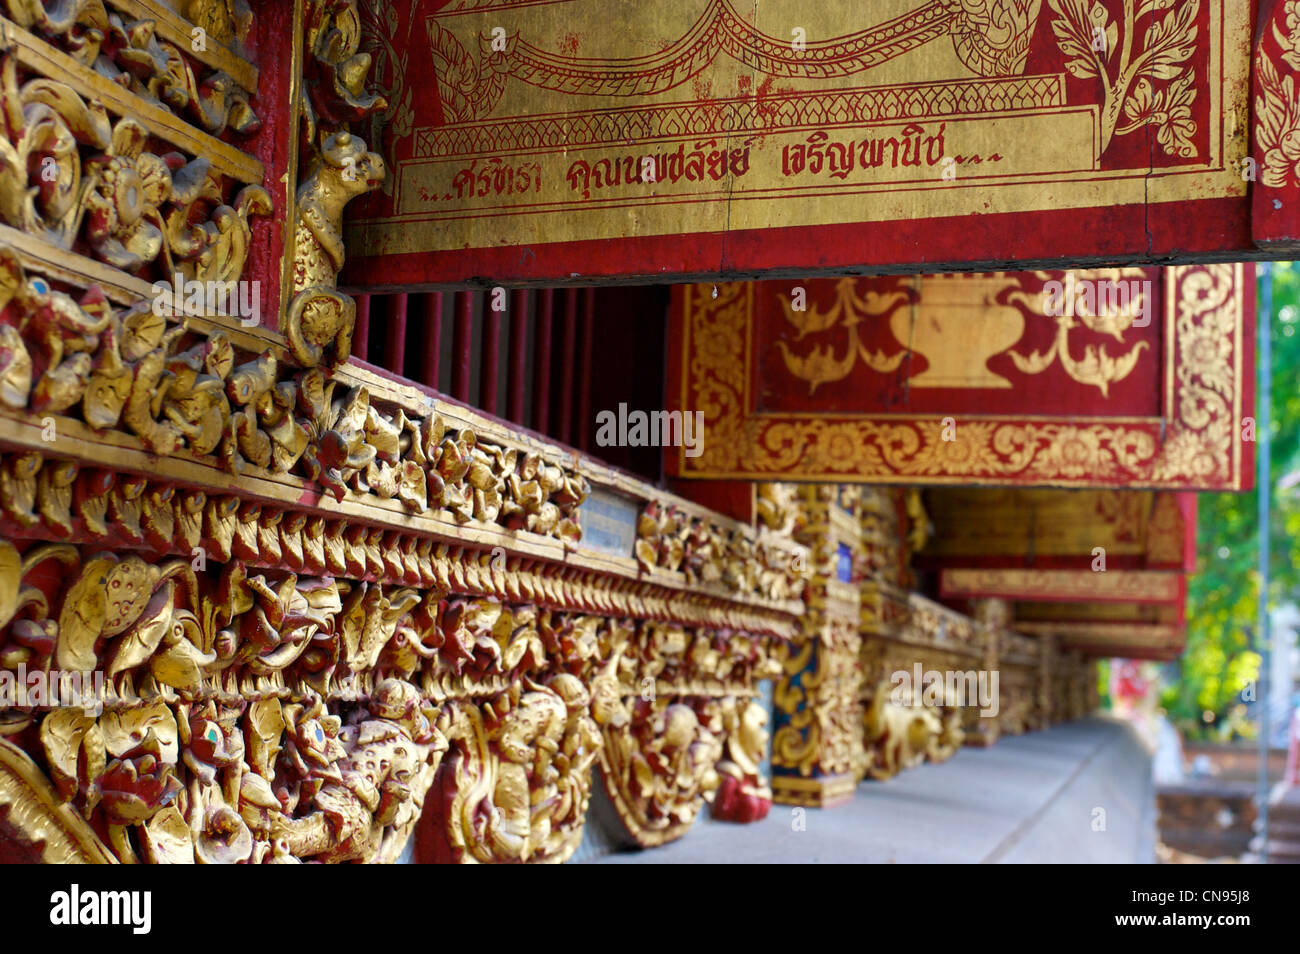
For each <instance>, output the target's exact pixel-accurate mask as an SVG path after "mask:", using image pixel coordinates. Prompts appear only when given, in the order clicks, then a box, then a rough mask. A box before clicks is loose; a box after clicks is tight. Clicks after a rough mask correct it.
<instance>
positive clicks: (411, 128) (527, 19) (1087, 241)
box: [344, 0, 1290, 288]
mask: <svg viewBox="0 0 1300 954" xmlns="http://www.w3.org/2000/svg"><path fill="white" fill-rule="evenodd" d="M361 7H362V20H363V28H364V30H365V40H364V43H365V45H366V47H367V48H368V50H369V52H370V53H371V55H372V56H373V58H374V73H375V76H376V78H377V81H378V83H379V85H380V87H381V89H382V90H383V92H384V94H385V98H386V100H387V104H388V105H387V109H386V111H384V112H382V113H380V114H377V115H376V116H375V117H373V118H372V120H371V128H370V130H369V132H368V136H367V140H368V141H370V142H372V143H374V144H377V145H378V146H379V148H381V149H382V151H383V153H384V156H385V159H386V161H387V162H388V164H389V166H390V167H391V173H392V174H391V175H390V176H389V179H388V181H387V182H386V183H385V185H384V189H383V191H382V192H381V193H377V194H375V195H374V196H371V197H369V198H368V199H367V200H365V202H364V203H354V206H353V209H352V212H351V224H350V226H349V229H348V235H347V238H348V249H349V258H350V265H349V268H348V271H347V272H346V273H345V275H344V279H345V282H346V283H347V284H349V285H351V286H354V287H363V286H364V287H372V288H380V287H398V286H401V287H407V288H410V287H418V286H431V285H454V284H463V283H468V282H474V281H482V282H493V283H521V282H530V281H548V282H573V281H581V280H593V279H600V278H608V279H637V278H641V279H644V278H665V279H668V278H678V279H680V278H684V277H689V276H693V275H697V276H703V275H708V276H715V275H727V274H752V275H757V274H761V273H769V274H779V273H792V272H813V271H827V270H840V271H843V270H849V269H864V268H872V269H874V270H876V271H881V270H916V269H919V268H921V267H923V266H928V267H929V269H930V270H936V266H939V265H952V266H969V265H972V264H978V263H989V262H1003V261H1008V260H1013V259H1014V260H1019V261H1043V262H1047V261H1052V260H1055V261H1073V262H1080V261H1084V260H1088V259H1093V258H1098V257H1105V258H1109V259H1112V260H1120V259H1129V260H1134V261H1137V260H1151V259H1153V258H1159V257H1167V256H1182V257H1203V256H1219V257H1221V258H1231V257H1235V255H1230V254H1229V253H1244V252H1250V253H1251V254H1254V253H1255V252H1256V246H1255V244H1254V242H1253V240H1252V237H1251V234H1250V229H1251V219H1250V209H1251V202H1250V193H1251V190H1252V188H1254V187H1255V184H1256V183H1257V182H1259V180H1260V179H1261V176H1262V177H1263V178H1265V179H1267V181H1268V182H1277V181H1279V175H1282V179H1283V180H1285V174H1284V173H1283V172H1282V171H1281V166H1282V164H1283V162H1284V156H1283V154H1282V153H1283V152H1284V151H1285V150H1281V151H1279V150H1278V149H1274V150H1273V154H1272V158H1271V159H1270V160H1269V162H1270V163H1271V165H1270V169H1271V170H1272V171H1271V173H1269V174H1268V175H1264V173H1263V171H1261V170H1260V169H1258V168H1252V167H1251V165H1250V163H1248V162H1247V160H1248V159H1251V157H1252V154H1251V142H1250V128H1249V116H1250V110H1251V102H1250V79H1251V51H1252V35H1253V30H1254V25H1255V17H1256V13H1257V4H1256V3H1252V2H1243V0H1167V2H1165V0H873V2H871V3H847V2H845V3H818V4H809V3H806V2H801V0H757V2H752V3H748V4H738V3H736V2H734V0H664V2H656V3H610V2H608V0H443V2H428V0H419V2H417V0H395V2H383V3H380V2H378V0H370V2H369V3H363V4H362V5H361ZM1281 22H1282V23H1283V27H1281V29H1283V36H1285V35H1286V34H1285V21H1284V20H1283V21H1281ZM1289 69H1290V67H1289V66H1287V65H1286V63H1285V61H1283V66H1282V71H1283V74H1285V73H1286V72H1287V71H1288V70H1289ZM1281 81H1282V80H1281V78H1280V77H1279V82H1281ZM1283 122H1284V125H1285V120H1284V121H1283ZM1274 132H1275V133H1276V135H1274V136H1273V138H1278V137H1279V136H1282V138H1284V135H1283V134H1284V133H1285V130H1280V131H1279V130H1274ZM1270 141H1271V140H1270ZM1273 167H1278V168H1273ZM1282 184H1283V185H1289V183H1287V182H1285V181H1283V182H1282ZM1260 187H1261V188H1263V187H1264V186H1263V185H1262V184H1261V185H1260ZM1268 188H1274V186H1268Z"/></svg>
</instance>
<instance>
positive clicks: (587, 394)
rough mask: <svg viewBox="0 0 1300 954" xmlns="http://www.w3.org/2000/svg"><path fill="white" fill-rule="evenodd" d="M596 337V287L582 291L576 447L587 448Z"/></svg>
mask: <svg viewBox="0 0 1300 954" xmlns="http://www.w3.org/2000/svg"><path fill="white" fill-rule="evenodd" d="M595 338H596V289H594V288H587V289H584V290H583V292H582V334H581V344H580V345H579V347H578V354H579V361H580V363H579V365H578V420H577V422H576V425H575V427H576V430H577V434H576V435H575V438H576V441H577V444H578V449H579V450H584V451H585V450H588V449H589V448H588V447H587V445H588V443H589V441H588V440H587V432H588V430H589V426H588V425H589V423H590V421H591V361H592V351H593V348H594V342H595Z"/></svg>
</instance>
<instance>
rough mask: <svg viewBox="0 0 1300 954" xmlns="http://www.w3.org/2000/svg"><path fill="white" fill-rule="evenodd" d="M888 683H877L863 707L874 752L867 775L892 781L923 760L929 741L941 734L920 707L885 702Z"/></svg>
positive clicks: (936, 719) (927, 711)
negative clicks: (869, 700)
mask: <svg viewBox="0 0 1300 954" xmlns="http://www.w3.org/2000/svg"><path fill="white" fill-rule="evenodd" d="M889 695H890V684H889V682H888V681H887V680H881V681H880V682H879V683H877V685H876V691H875V694H874V696H873V697H872V699H871V705H870V706H868V708H867V714H866V720H865V724H866V733H867V744H868V745H869V746H871V747H873V748H874V749H875V758H874V759H873V761H872V764H871V766H870V767H869V768H868V770H867V771H868V773H869V774H870V775H871V777H872V778H878V779H887V778H893V777H894V776H895V775H897V774H898V773H899V772H901V771H902V770H903V769H908V768H913V767H915V766H917V765H919V764H921V762H923V761H925V757H926V754H927V752H928V751H929V748H930V743H931V739H933V738H934V737H935V736H937V735H938V734H939V733H940V732H941V731H942V726H941V725H940V723H939V717H938V716H937V715H935V714H934V712H933V711H931V710H930V709H927V708H925V707H923V706H900V705H896V704H894V703H892V702H891V701H890V700H889Z"/></svg>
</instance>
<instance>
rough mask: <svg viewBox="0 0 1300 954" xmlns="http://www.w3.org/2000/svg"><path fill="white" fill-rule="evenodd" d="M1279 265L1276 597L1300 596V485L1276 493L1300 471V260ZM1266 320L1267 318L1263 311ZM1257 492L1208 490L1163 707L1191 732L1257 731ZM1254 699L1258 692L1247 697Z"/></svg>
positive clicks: (1213, 735)
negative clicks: (1251, 702) (1253, 715)
mask: <svg viewBox="0 0 1300 954" xmlns="http://www.w3.org/2000/svg"><path fill="white" fill-rule="evenodd" d="M1272 273H1273V320H1272V325H1271V328H1272V338H1273V401H1272V427H1271V431H1272V438H1273V458H1272V475H1271V480H1270V482H1269V483H1270V487H1269V488H1268V489H1270V490H1273V491H1275V493H1274V498H1273V511H1272V521H1271V523H1272V525H1271V527H1270V528H1269V529H1270V537H1271V541H1272V544H1271V551H1272V560H1271V563H1270V567H1271V577H1272V581H1271V585H1270V587H1269V589H1270V596H1271V599H1272V602H1273V605H1274V606H1276V605H1280V604H1282V603H1285V602H1288V601H1291V600H1295V599H1296V598H1297V596H1298V595H1300V549H1298V548H1297V547H1296V546H1295V544H1294V541H1296V540H1300V488H1298V487H1292V488H1290V489H1287V490H1283V491H1282V492H1280V493H1277V492H1276V488H1277V485H1278V482H1279V481H1281V480H1282V478H1284V477H1286V476H1287V475H1289V474H1292V473H1295V472H1296V471H1297V470H1300V388H1298V387H1297V386H1296V383H1297V381H1296V375H1297V369H1300V330H1298V329H1300V268H1296V267H1295V265H1294V263H1279V264H1274V265H1273V266H1272ZM1261 318H1262V316H1261ZM1256 492H1257V491H1251V492H1250V493H1244V494H1228V493H1220V494H1201V499H1200V513H1199V519H1198V521H1197V531H1196V537H1197V566H1196V573H1195V575H1194V576H1192V578H1191V580H1190V581H1189V585H1188V591H1187V619H1188V632H1187V651H1186V652H1185V653H1184V654H1183V656H1182V659H1181V660H1180V661H1179V662H1178V663H1176V664H1175V665H1174V666H1172V667H1169V671H1170V672H1171V673H1172V674H1173V678H1171V679H1170V680H1169V682H1168V683H1167V684H1166V685H1165V686H1164V688H1163V690H1162V692H1161V700H1160V701H1161V705H1162V706H1163V707H1164V709H1165V710H1166V712H1167V713H1168V715H1169V718H1170V720H1171V721H1173V722H1174V724H1175V725H1177V726H1178V728H1179V729H1181V730H1182V731H1183V732H1184V733H1185V735H1186V736H1187V737H1189V738H1200V739H1219V740H1224V741H1226V740H1228V739H1231V738H1234V737H1241V736H1247V737H1249V736H1251V735H1253V734H1254V727H1253V725H1252V723H1250V722H1249V720H1247V719H1246V717H1245V714H1246V713H1245V707H1244V706H1243V705H1242V703H1243V696H1242V693H1243V691H1244V690H1245V689H1246V687H1247V686H1248V685H1249V684H1251V683H1252V682H1253V681H1254V680H1255V679H1256V678H1257V677H1258V675H1259V656H1258V655H1257V654H1256V653H1255V652H1254V651H1253V650H1252V649H1251V634H1252V633H1253V632H1254V629H1255V613H1256V606H1255V600H1256V595H1257V593H1258V591H1259V573H1258V572H1257V561H1258V553H1259V549H1258V536H1257V533H1256V528H1257V526H1258V520H1257V518H1256V515H1257V512H1258V511H1257V506H1258V504H1257V499H1256V497H1255V494H1256ZM1246 701H1248V699H1247V700H1246Z"/></svg>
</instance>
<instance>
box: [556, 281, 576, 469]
mask: <svg viewBox="0 0 1300 954" xmlns="http://www.w3.org/2000/svg"><path fill="white" fill-rule="evenodd" d="M577 346H578V289H576V288H569V289H566V290H565V292H564V334H563V336H562V337H561V338H560V421H559V434H558V435H557V436H558V437H559V439H560V441H561V443H564V444H570V443H572V438H573V371H574V366H575V365H576V364H577V362H576V360H575V357H576V356H575V354H574V352H575V351H576V350H577Z"/></svg>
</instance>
